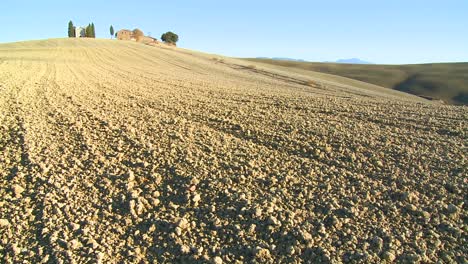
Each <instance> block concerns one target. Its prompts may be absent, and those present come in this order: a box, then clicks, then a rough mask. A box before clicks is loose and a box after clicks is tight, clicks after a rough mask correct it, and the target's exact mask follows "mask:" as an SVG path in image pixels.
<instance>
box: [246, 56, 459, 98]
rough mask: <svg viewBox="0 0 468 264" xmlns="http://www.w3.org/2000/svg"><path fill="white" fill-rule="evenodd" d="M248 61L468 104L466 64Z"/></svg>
mask: <svg viewBox="0 0 468 264" xmlns="http://www.w3.org/2000/svg"><path fill="white" fill-rule="evenodd" d="M247 60H249V61H256V62H262V63H268V64H272V65H277V66H283V67H290V68H297V69H303V70H310V71H316V72H322V73H328V74H334V75H339V76H344V77H348V78H352V79H356V80H360V81H363V82H367V83H372V84H376V85H380V86H383V87H387V88H392V89H395V90H398V91H403V92H407V93H410V94H414V95H418V96H422V97H425V98H428V99H436V100H443V101H444V102H447V103H449V104H459V105H468V63H435V64H412V65H366V64H364V65H363V64H337V63H314V62H292V61H277V60H269V59H247Z"/></svg>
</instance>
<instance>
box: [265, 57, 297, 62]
mask: <svg viewBox="0 0 468 264" xmlns="http://www.w3.org/2000/svg"><path fill="white" fill-rule="evenodd" d="M257 59H270V60H280V61H301V62H306V60H303V59H293V58H284V57H273V58H269V57H257Z"/></svg>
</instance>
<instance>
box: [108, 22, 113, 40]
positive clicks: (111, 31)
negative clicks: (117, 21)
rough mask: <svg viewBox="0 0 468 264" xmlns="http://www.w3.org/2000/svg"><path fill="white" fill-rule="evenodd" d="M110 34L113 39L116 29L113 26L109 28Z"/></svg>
mask: <svg viewBox="0 0 468 264" xmlns="http://www.w3.org/2000/svg"><path fill="white" fill-rule="evenodd" d="M109 33H110V35H111V38H112V36H114V27H113V26H112V25H111V26H110V28H109Z"/></svg>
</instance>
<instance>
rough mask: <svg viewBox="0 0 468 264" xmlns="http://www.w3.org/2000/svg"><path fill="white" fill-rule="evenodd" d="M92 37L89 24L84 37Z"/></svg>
mask: <svg viewBox="0 0 468 264" xmlns="http://www.w3.org/2000/svg"><path fill="white" fill-rule="evenodd" d="M91 35H92V32H91V24H88V25H87V26H86V28H85V37H87V38H90V37H91Z"/></svg>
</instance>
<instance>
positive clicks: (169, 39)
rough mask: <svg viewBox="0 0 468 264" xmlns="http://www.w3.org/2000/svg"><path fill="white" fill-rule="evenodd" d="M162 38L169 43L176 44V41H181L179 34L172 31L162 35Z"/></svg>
mask: <svg viewBox="0 0 468 264" xmlns="http://www.w3.org/2000/svg"><path fill="white" fill-rule="evenodd" d="M161 40H162V41H164V42H166V43H169V44H176V42H177V41H179V36H178V35H177V34H175V33H173V32H171V31H168V32H166V33H164V34H162V35H161Z"/></svg>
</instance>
